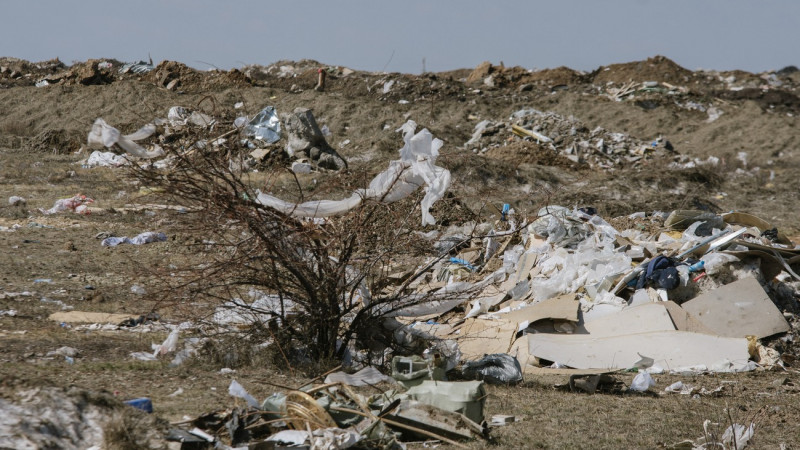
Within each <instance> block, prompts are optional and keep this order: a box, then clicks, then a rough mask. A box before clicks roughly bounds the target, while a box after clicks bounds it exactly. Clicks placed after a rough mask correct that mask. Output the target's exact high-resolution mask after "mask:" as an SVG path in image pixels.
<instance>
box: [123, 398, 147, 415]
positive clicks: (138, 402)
mask: <svg viewBox="0 0 800 450" xmlns="http://www.w3.org/2000/svg"><path fill="white" fill-rule="evenodd" d="M124 403H125V404H126V405H130V406H133V407H134V408H136V409H141V410H142V411H144V412H146V413H152V412H153V402H152V401H150V399H149V398H147V397H142V398H135V399H133V400H127V401H125V402H124Z"/></svg>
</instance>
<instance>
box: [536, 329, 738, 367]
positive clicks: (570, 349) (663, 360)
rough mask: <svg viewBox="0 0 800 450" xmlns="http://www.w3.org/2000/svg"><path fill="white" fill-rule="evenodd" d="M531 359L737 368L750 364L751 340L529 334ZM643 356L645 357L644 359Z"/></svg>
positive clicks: (665, 334)
mask: <svg viewBox="0 0 800 450" xmlns="http://www.w3.org/2000/svg"><path fill="white" fill-rule="evenodd" d="M528 349H529V351H530V353H531V355H533V356H535V357H537V358H540V359H545V360H548V361H554V362H558V363H560V364H562V365H565V366H568V367H573V368H576V369H627V368H631V367H633V366H634V364H636V362H637V361H639V360H640V359H641V357H642V356H647V357H650V358H653V359H654V360H655V365H657V366H660V367H662V368H664V369H667V370H672V369H677V368H683V367H690V366H698V365H704V366H706V367H709V368H710V367H712V366H714V365H716V364H719V363H721V362H723V361H725V360H728V361H731V362H732V363H733V367H734V369H735V368H741V367H744V365H745V364H746V363H747V360H748V359H749V354H748V352H747V340H746V339H744V338H729V337H721V336H711V335H707V334H699V333H691V332H687V331H655V332H650V333H638V334H629V335H623V336H605V337H595V336H592V335H586V334H543V333H539V334H529V335H528ZM640 355H641V356H640Z"/></svg>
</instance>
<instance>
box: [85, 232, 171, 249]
mask: <svg viewBox="0 0 800 450" xmlns="http://www.w3.org/2000/svg"><path fill="white" fill-rule="evenodd" d="M166 240H167V235H166V234H164V233H161V232H154V231H146V232H144V233H140V234H138V235H136V236H134V237H132V238H129V237H127V236H123V237H115V236H112V237H107V238H105V239H103V240H102V241H101V242H100V245H102V246H103V247H116V246H117V245H120V244H132V245H143V244H150V243H152V242H164V241H166Z"/></svg>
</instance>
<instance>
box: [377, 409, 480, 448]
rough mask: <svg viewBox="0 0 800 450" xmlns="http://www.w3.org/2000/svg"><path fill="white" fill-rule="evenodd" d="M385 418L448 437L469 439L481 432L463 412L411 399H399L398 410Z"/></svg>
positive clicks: (478, 426)
mask: <svg viewBox="0 0 800 450" xmlns="http://www.w3.org/2000/svg"><path fill="white" fill-rule="evenodd" d="M386 418H388V419H389V420H391V421H394V422H397V423H400V424H403V425H406V426H409V427H412V428H417V429H420V430H424V431H427V432H430V433H434V434H436V435H438V436H442V437H445V438H448V439H471V438H473V437H474V436H475V435H476V434H477V435H481V433H482V429H481V426H480V425H478V424H477V423H475V422H473V421H472V420H470V419H469V418H468V417H466V416H465V415H463V414H460V413H456V412H452V411H448V410H446V409H441V408H437V407H435V406H432V405H428V404H425V403H421V402H417V401H413V400H403V401H401V402H400V405H399V410H398V411H397V412H396V413H394V414H389V415H387V416H386ZM421 437H423V438H428V437H429V436H425V435H421Z"/></svg>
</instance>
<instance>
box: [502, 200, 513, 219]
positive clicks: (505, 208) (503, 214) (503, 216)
mask: <svg viewBox="0 0 800 450" xmlns="http://www.w3.org/2000/svg"><path fill="white" fill-rule="evenodd" d="M509 211H511V205H509V204H508V203H503V210H502V211H500V219H501V220H503V221H505V220H506V214H508V212H509Z"/></svg>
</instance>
